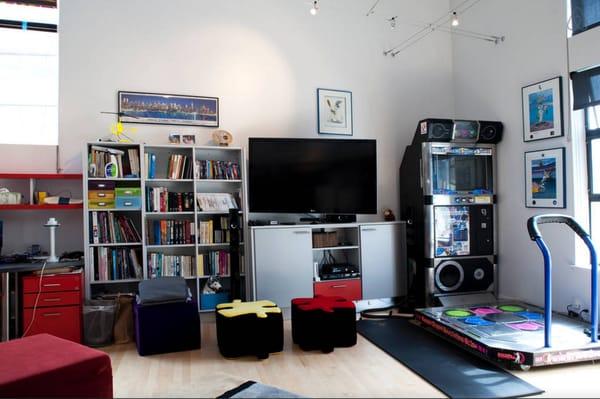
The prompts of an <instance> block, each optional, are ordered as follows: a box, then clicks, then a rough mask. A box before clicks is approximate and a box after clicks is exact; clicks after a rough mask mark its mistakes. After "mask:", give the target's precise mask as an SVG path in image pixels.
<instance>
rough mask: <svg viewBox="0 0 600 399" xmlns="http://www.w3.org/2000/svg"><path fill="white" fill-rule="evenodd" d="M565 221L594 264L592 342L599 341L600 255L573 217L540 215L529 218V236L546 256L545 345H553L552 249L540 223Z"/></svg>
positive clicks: (547, 346)
mask: <svg viewBox="0 0 600 399" xmlns="http://www.w3.org/2000/svg"><path fill="white" fill-rule="evenodd" d="M544 223H565V224H566V225H567V226H569V227H570V228H571V229H573V231H575V233H576V234H577V235H578V236H579V237H581V239H582V240H583V242H585V245H586V246H587V247H588V249H589V251H590V262H591V265H592V277H591V279H592V289H591V291H592V298H591V307H592V310H591V320H590V322H591V324H592V325H591V328H590V333H591V334H590V335H591V339H592V342H598V256H597V254H596V249H595V248H594V244H593V243H592V240H591V239H590V236H589V234H588V233H587V232H586V231H585V230H584V229H583V228H582V227H581V226H580V225H579V224H578V223H577V222H576V221H575V219H573V218H572V217H571V216H567V215H538V216H533V217H530V218H529V220H527V230H528V231H529V237H530V238H531V240H533V241H535V243H536V244H537V245H538V247H539V248H540V250H541V251H542V255H543V256H544V346H545V347H546V348H550V347H551V346H552V258H551V257H550V250H549V249H548V246H547V245H546V243H545V242H544V240H543V239H542V235H541V234H540V231H539V229H538V224H544Z"/></svg>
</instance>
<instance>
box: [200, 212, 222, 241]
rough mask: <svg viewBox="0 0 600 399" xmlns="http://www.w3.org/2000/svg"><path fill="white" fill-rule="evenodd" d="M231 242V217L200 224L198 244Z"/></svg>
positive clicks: (217, 218)
mask: <svg viewBox="0 0 600 399" xmlns="http://www.w3.org/2000/svg"><path fill="white" fill-rule="evenodd" d="M228 242H230V233H229V217H228V216H219V217H214V218H212V219H209V220H205V221H199V222H198V244H221V243H228Z"/></svg>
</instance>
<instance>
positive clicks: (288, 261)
mask: <svg viewBox="0 0 600 399" xmlns="http://www.w3.org/2000/svg"><path fill="white" fill-rule="evenodd" d="M319 232H335V233H336V235H337V242H336V243H335V245H331V246H327V247H320V246H318V245H321V244H317V245H313V244H316V243H314V242H313V241H314V240H313V235H314V234H315V233H319ZM250 238H251V255H250V261H251V265H252V267H251V268H250V270H251V275H250V278H249V279H248V283H249V287H248V288H249V290H248V292H249V294H250V295H249V296H250V297H251V298H252V299H254V300H260V299H268V300H271V301H274V302H275V303H277V304H278V305H279V306H280V307H285V308H287V307H290V301H291V300H292V298H297V297H312V296H313V294H320V293H321V294H328V295H339V296H344V297H346V298H348V299H351V300H355V301H359V300H376V299H382V298H385V299H387V298H394V297H400V296H403V295H406V292H407V265H406V242H405V223H404V222H380V223H343V224H297V225H273V226H271V225H268V226H253V227H251V228H250ZM328 251H329V252H330V253H331V254H332V255H333V256H334V257H335V259H336V260H337V262H338V263H349V264H352V265H355V266H357V267H358V270H359V272H360V276H359V277H355V278H344V279H335V280H321V281H319V275H318V271H317V270H316V267H315V262H319V263H321V261H322V260H323V256H324V253H326V252H328Z"/></svg>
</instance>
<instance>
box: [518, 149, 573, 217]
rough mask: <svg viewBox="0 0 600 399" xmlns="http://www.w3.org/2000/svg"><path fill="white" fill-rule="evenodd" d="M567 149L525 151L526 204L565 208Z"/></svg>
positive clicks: (536, 206) (532, 206)
mask: <svg viewBox="0 0 600 399" xmlns="http://www.w3.org/2000/svg"><path fill="white" fill-rule="evenodd" d="M565 176H566V173H565V149H564V147H562V148H551V149H548V150H540V151H529V152H526V153H525V206H526V207H527V208H565V207H566V186H565Z"/></svg>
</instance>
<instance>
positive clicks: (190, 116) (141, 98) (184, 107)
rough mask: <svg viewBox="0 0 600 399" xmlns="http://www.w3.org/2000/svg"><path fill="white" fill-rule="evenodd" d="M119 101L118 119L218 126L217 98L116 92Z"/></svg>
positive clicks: (166, 123) (165, 123)
mask: <svg viewBox="0 0 600 399" xmlns="http://www.w3.org/2000/svg"><path fill="white" fill-rule="evenodd" d="M118 103H119V110H118V111H119V121H120V122H126V123H151V124H161V125H189V126H210V127H218V126H219V99H218V98H217V97H198V96H183V95H175V94H158V93H140V92H133V91H119V94H118Z"/></svg>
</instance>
